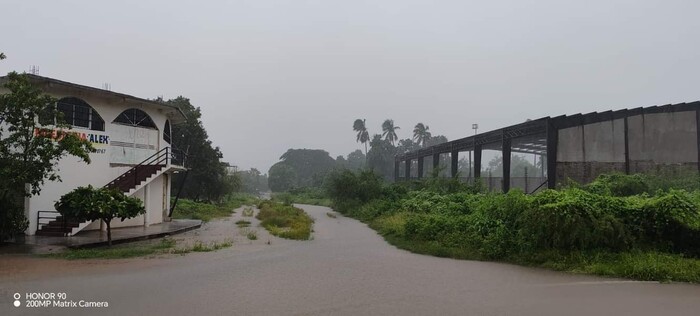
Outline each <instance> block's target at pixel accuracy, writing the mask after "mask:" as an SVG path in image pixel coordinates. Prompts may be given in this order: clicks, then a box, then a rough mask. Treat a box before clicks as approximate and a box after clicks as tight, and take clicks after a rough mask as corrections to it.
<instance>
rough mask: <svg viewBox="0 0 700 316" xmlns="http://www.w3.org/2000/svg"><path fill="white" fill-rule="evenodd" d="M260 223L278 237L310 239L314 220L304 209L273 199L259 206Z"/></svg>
mask: <svg viewBox="0 0 700 316" xmlns="http://www.w3.org/2000/svg"><path fill="white" fill-rule="evenodd" d="M258 207H259V208H260V211H259V212H258V216H257V218H258V219H259V220H260V221H261V222H260V225H261V226H263V227H265V229H267V230H268V231H269V232H270V233H271V234H272V235H275V236H277V237H282V238H287V239H296V240H309V239H310V238H311V232H312V226H313V222H314V220H313V219H312V218H311V217H310V216H309V215H308V214H306V213H305V212H304V211H303V210H302V209H300V208H296V207H293V206H291V205H284V204H281V203H277V202H273V201H263V202H261V203H260V205H259V206H258Z"/></svg>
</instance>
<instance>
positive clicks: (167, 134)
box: [163, 120, 172, 144]
mask: <svg viewBox="0 0 700 316" xmlns="http://www.w3.org/2000/svg"><path fill="white" fill-rule="evenodd" d="M170 135H172V133H171V131H170V120H165V127H164V128H163V140H164V141H165V142H166V143H168V144H170V140H171V138H172V137H171V136H170Z"/></svg>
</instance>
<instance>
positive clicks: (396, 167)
mask: <svg viewBox="0 0 700 316" xmlns="http://www.w3.org/2000/svg"><path fill="white" fill-rule="evenodd" d="M400 163H401V162H400V160H398V159H394V182H399V169H400V166H399V164H400Z"/></svg>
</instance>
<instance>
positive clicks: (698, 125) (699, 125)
mask: <svg viewBox="0 0 700 316" xmlns="http://www.w3.org/2000/svg"><path fill="white" fill-rule="evenodd" d="M625 122H627V119H625ZM695 130H696V131H697V143H698V172H699V173H700V110H695ZM625 131H627V129H625Z"/></svg>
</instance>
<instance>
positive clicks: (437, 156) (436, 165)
mask: <svg viewBox="0 0 700 316" xmlns="http://www.w3.org/2000/svg"><path fill="white" fill-rule="evenodd" d="M438 168H440V154H433V173H435V174H436V175H437V176H438V177H439V176H440V175H439V174H438V173H437V170H438Z"/></svg>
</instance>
